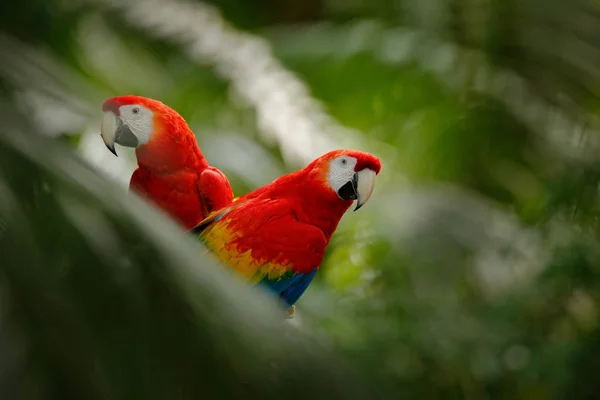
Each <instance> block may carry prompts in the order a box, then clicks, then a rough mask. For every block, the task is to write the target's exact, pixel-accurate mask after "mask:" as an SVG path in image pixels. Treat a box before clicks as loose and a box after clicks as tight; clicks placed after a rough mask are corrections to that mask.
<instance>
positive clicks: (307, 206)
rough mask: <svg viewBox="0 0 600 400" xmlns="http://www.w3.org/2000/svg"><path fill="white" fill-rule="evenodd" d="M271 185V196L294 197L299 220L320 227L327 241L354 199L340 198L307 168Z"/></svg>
mask: <svg viewBox="0 0 600 400" xmlns="http://www.w3.org/2000/svg"><path fill="white" fill-rule="evenodd" d="M271 187H272V188H273V192H272V193H270V195H271V197H279V196H281V197H283V196H285V197H288V196H291V198H292V199H293V200H294V202H293V204H295V205H297V207H295V209H294V211H295V213H296V217H297V218H298V220H299V221H301V222H304V223H307V224H310V225H313V226H315V227H317V228H319V229H321V231H323V233H324V234H325V237H326V238H327V240H329V239H330V238H331V235H333V232H335V230H336V228H337V226H338V224H339V222H340V220H341V219H342V217H343V216H344V213H345V212H346V211H347V210H348V208H350V206H351V205H352V201H351V200H342V199H340V198H339V197H338V195H337V194H336V193H335V192H334V191H333V190H332V189H331V188H330V187H329V186H328V184H327V182H326V181H325V180H324V179H321V178H320V177H319V176H318V174H317V173H311V172H310V171H306V170H300V171H298V172H294V173H291V174H288V175H285V176H283V177H281V178H279V179H278V180H277V181H276V182H273V185H272V186H271Z"/></svg>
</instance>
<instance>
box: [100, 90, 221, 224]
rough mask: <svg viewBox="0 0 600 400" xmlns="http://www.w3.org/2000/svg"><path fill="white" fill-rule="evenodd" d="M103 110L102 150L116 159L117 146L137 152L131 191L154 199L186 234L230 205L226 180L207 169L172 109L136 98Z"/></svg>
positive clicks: (109, 104)
mask: <svg viewBox="0 0 600 400" xmlns="http://www.w3.org/2000/svg"><path fill="white" fill-rule="evenodd" d="M102 110H103V111H104V118H103V120H102V127H101V136H102V140H103V141H104V144H105V145H106V147H108V149H109V150H110V151H111V152H112V153H113V154H114V155H115V156H116V155H117V152H116V151H115V143H118V144H120V145H121V146H125V147H134V148H135V154H136V158H137V163H138V168H137V169H136V170H135V171H134V173H133V175H132V177H131V181H130V183H129V189H130V190H133V191H135V192H136V193H138V194H140V195H141V196H142V197H145V198H147V199H149V200H150V201H152V202H153V203H154V204H156V205H157V206H158V207H159V208H161V209H162V210H164V211H165V212H167V213H168V214H169V215H171V216H172V217H173V218H174V219H175V220H176V221H178V222H179V223H180V224H182V225H183V226H184V227H185V229H186V230H187V229H190V228H193V227H194V226H196V225H197V224H198V223H199V222H200V221H202V220H203V219H204V218H205V217H206V216H208V215H209V214H210V213H211V212H212V211H213V210H218V209H220V208H222V207H225V206H227V205H229V204H230V203H231V202H232V200H233V191H232V190H231V185H230V184H229V180H228V179H227V177H226V176H225V174H223V173H222V172H221V171H219V170H218V169H217V168H215V167H211V166H210V165H208V162H207V161H206V159H205V158H204V156H203V155H202V152H201V151H200V148H199V147H198V144H197V142H196V136H195V135H194V133H193V132H192V130H191V129H190V127H189V126H188V124H187V123H186V122H185V120H184V119H183V117H181V115H179V114H178V113H177V112H176V111H175V110H173V109H172V108H170V107H168V106H166V105H165V104H163V103H161V102H160V101H158V100H153V99H149V98H146V97H140V96H118V97H113V98H110V99H108V100H106V101H105V102H104V104H103V105H102Z"/></svg>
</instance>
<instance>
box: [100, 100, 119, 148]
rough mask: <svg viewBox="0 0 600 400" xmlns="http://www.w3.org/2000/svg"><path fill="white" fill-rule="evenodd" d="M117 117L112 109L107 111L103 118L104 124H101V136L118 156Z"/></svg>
mask: <svg viewBox="0 0 600 400" xmlns="http://www.w3.org/2000/svg"><path fill="white" fill-rule="evenodd" d="M118 118H119V117H117V116H116V115H115V114H114V113H113V112H112V111H105V112H104V117H103V118H102V125H101V126H100V136H102V140H103V141H104V144H105V145H106V147H107V148H108V150H110V152H111V153H113V154H114V155H115V156H117V157H118V155H117V151H116V150H115V138H116V136H117V119H118Z"/></svg>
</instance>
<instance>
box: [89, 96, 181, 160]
mask: <svg viewBox="0 0 600 400" xmlns="http://www.w3.org/2000/svg"><path fill="white" fill-rule="evenodd" d="M102 111H104V118H103V119H102V126H101V128H100V135H101V136H102V140H103V141H104V144H105V145H106V147H107V148H108V149H109V150H110V151H111V152H112V153H113V154H114V155H115V156H116V155H117V152H116V150H115V143H117V144H120V145H121V146H125V147H133V148H139V147H142V146H144V145H146V144H147V143H148V142H150V140H151V139H153V136H154V135H155V132H158V131H159V129H157V128H158V126H159V125H162V122H163V121H164V119H165V118H166V117H167V116H169V117H170V118H172V117H173V116H176V117H178V118H180V119H181V120H182V121H183V118H182V117H181V116H179V114H177V112H176V111H175V110H173V109H171V108H170V107H167V106H166V105H164V104H163V103H161V102H160V101H158V100H153V99H149V98H146V97H141V96H118V97H112V98H110V99H108V100H106V101H105V102H104V104H103V105H102ZM184 123H185V121H184Z"/></svg>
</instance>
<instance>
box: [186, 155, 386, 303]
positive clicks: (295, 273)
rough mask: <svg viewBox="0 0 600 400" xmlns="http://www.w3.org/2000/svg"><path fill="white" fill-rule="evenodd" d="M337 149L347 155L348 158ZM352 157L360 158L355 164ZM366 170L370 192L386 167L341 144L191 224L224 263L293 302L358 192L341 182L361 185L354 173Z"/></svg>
mask: <svg viewBox="0 0 600 400" xmlns="http://www.w3.org/2000/svg"><path fill="white" fill-rule="evenodd" d="M340 157H346V158H347V162H346V163H344V164H343V166H342V164H340V163H339V162H338V161H340ZM350 160H352V161H350ZM342 161H343V160H342ZM333 162H335V163H336V164H335V165H333V166H332V163H333ZM349 162H355V163H356V164H355V165H354V166H353V167H352V166H350V165H349V164H348V163H349ZM332 168H335V169H336V170H335V171H334V173H333V175H332V174H330V169H332ZM363 170H369V171H370V172H368V173H367V174H365V175H363V178H364V180H365V181H367V183H366V185H367V187H368V189H366V191H367V192H368V193H366V196H367V199H368V196H370V194H371V192H372V188H373V184H374V177H375V175H376V174H378V173H379V171H380V170H381V163H380V161H379V159H377V158H376V157H375V156H373V155H371V154H369V153H364V152H360V151H355V150H338V151H333V152H330V153H327V154H325V155H324V156H322V157H320V158H318V159H316V160H315V161H313V162H312V163H310V164H309V165H308V166H307V167H305V168H304V169H302V170H300V171H297V172H294V173H291V174H288V175H285V176H283V177H281V178H279V179H276V180H275V181H273V182H272V183H271V184H269V185H265V186H263V187H261V188H259V189H257V190H255V191H253V192H251V193H248V194H246V195H244V196H241V197H240V198H239V199H237V200H236V201H235V202H233V203H232V204H231V205H230V206H229V207H227V208H226V209H224V210H218V211H215V212H214V213H213V214H212V215H211V216H209V218H207V219H206V220H204V221H203V222H202V223H201V224H200V225H198V226H197V227H196V228H194V230H193V232H195V233H198V234H199V237H200V238H201V239H202V240H203V241H204V242H205V244H206V245H207V246H208V248H209V249H211V250H212V251H213V252H214V253H215V254H216V255H217V256H218V257H219V258H220V259H221V261H222V262H224V263H225V264H226V265H228V266H230V267H231V268H233V269H234V270H236V271H237V272H238V273H240V274H241V275H242V276H244V277H245V278H247V279H249V280H250V281H252V282H254V283H260V284H263V285H265V286H266V287H268V288H269V289H270V290H271V291H273V292H275V293H276V294H277V295H278V296H279V297H280V298H281V299H282V300H283V301H284V302H286V303H287V305H288V306H292V305H293V304H294V303H295V302H296V300H297V299H298V298H299V297H300V296H301V295H302V293H303V292H304V290H306V287H307V286H308V285H309V284H310V282H311V280H312V278H313V276H314V274H315V272H316V270H317V269H318V268H319V266H320V264H321V261H322V260H323V256H324V254H325V248H326V246H327V244H328V243H329V240H330V239H331V236H332V235H333V233H334V231H335V229H336V228H337V226H338V223H339V221H340V219H341V218H342V216H343V215H344V213H345V212H346V211H347V210H348V208H349V207H350V206H351V205H352V202H353V200H349V199H344V198H342V197H340V196H341V195H340V191H339V189H340V188H341V187H342V186H345V185H346V184H354V185H355V187H354V189H355V190H356V189H357V185H359V183H358V181H357V180H354V179H353V176H354V175H355V173H361V171H363ZM369 173H371V174H372V176H371V175H369ZM338 177H341V178H340V180H338V181H336V179H337V178H338ZM346 178H347V180H346ZM332 185H333V186H336V187H332ZM369 185H370V186H369ZM337 186H339V187H337ZM358 189H360V187H358ZM365 201H366V200H365Z"/></svg>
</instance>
